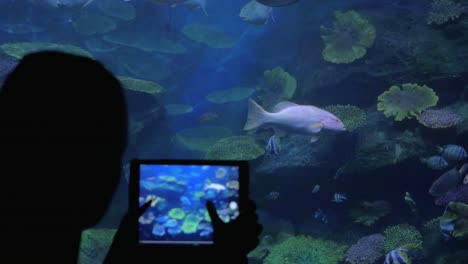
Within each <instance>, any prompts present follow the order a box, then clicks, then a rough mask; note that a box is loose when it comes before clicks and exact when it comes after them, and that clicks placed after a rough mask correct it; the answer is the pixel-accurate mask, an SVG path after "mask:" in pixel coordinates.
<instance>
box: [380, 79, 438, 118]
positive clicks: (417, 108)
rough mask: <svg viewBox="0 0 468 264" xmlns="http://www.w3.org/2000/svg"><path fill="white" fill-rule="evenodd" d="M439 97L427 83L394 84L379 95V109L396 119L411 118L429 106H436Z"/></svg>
mask: <svg viewBox="0 0 468 264" xmlns="http://www.w3.org/2000/svg"><path fill="white" fill-rule="evenodd" d="M438 100H439V97H438V96H437V95H436V93H435V92H434V90H432V89H431V88H429V87H427V86H426V85H423V86H420V85H417V84H414V83H406V84H403V85H401V88H400V87H398V86H392V87H390V89H389V90H388V91H386V92H384V93H383V94H381V95H380V96H379V97H378V101H379V102H378V104H377V109H378V110H379V111H383V112H384V114H385V116H386V117H395V121H402V120H404V119H406V118H408V119H411V118H413V117H414V116H416V115H418V114H420V113H421V112H422V111H424V110H426V109H427V108H429V107H432V106H435V105H436V104H437V101H438Z"/></svg>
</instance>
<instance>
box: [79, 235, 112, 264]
mask: <svg viewBox="0 0 468 264" xmlns="http://www.w3.org/2000/svg"><path fill="white" fill-rule="evenodd" d="M116 231H117V230H116V229H108V228H99V229H88V230H84V231H83V232H82V233H81V244H80V254H79V258H78V264H98V263H103V261H104V258H105V257H106V255H107V251H108V250H109V247H110V245H111V243H112V240H113V239H114V235H115V233H116Z"/></svg>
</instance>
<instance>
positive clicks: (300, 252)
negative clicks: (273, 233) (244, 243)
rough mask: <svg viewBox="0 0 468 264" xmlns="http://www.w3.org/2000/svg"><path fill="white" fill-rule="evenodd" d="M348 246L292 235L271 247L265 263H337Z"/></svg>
mask: <svg viewBox="0 0 468 264" xmlns="http://www.w3.org/2000/svg"><path fill="white" fill-rule="evenodd" d="M345 249H346V246H344V245H339V244H337V243H335V242H333V241H329V240H321V239H315V238H312V237H309V236H295V237H290V238H288V239H286V240H285V241H283V242H282V243H280V244H278V245H275V246H273V247H272V248H271V250H270V254H269V255H268V256H267V257H266V258H265V260H264V263H265V264H302V263H304V264H305V263H314V264H336V263H338V262H339V261H341V260H343V258H344V251H345Z"/></svg>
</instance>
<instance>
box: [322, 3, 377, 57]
mask: <svg viewBox="0 0 468 264" xmlns="http://www.w3.org/2000/svg"><path fill="white" fill-rule="evenodd" d="M335 18H336V20H335V22H334V23H333V29H328V28H326V27H324V26H322V27H321V30H322V33H323V35H322V39H323V41H324V42H325V48H324V50H323V51H322V56H323V59H324V60H325V61H328V62H332V63H351V62H353V61H355V60H357V59H360V58H362V57H364V55H366V53H367V49H368V48H370V47H372V45H373V44H374V40H375V36H376V30H375V27H374V26H373V25H372V24H370V23H369V21H368V20H367V19H365V18H364V17H362V16H361V15H360V14H359V13H357V12H356V11H354V10H351V11H348V12H341V11H336V12H335Z"/></svg>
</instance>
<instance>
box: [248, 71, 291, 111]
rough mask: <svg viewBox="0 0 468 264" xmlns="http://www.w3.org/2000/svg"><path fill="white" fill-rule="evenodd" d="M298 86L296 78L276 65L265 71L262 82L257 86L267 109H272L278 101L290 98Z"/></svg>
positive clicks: (260, 100)
mask: <svg viewBox="0 0 468 264" xmlns="http://www.w3.org/2000/svg"><path fill="white" fill-rule="evenodd" d="M296 87H297V81H296V78H294V77H293V76H292V75H290V74H289V73H288V72H286V71H284V69H283V68H281V67H276V68H274V69H272V70H266V71H265V72H263V80H262V83H261V85H260V86H259V87H257V98H258V101H259V102H260V104H261V105H262V106H263V107H264V108H265V109H266V110H271V108H272V107H273V106H275V105H276V104H277V103H279V102H281V101H288V100H290V99H291V98H292V97H293V96H294V92H295V91H296Z"/></svg>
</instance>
